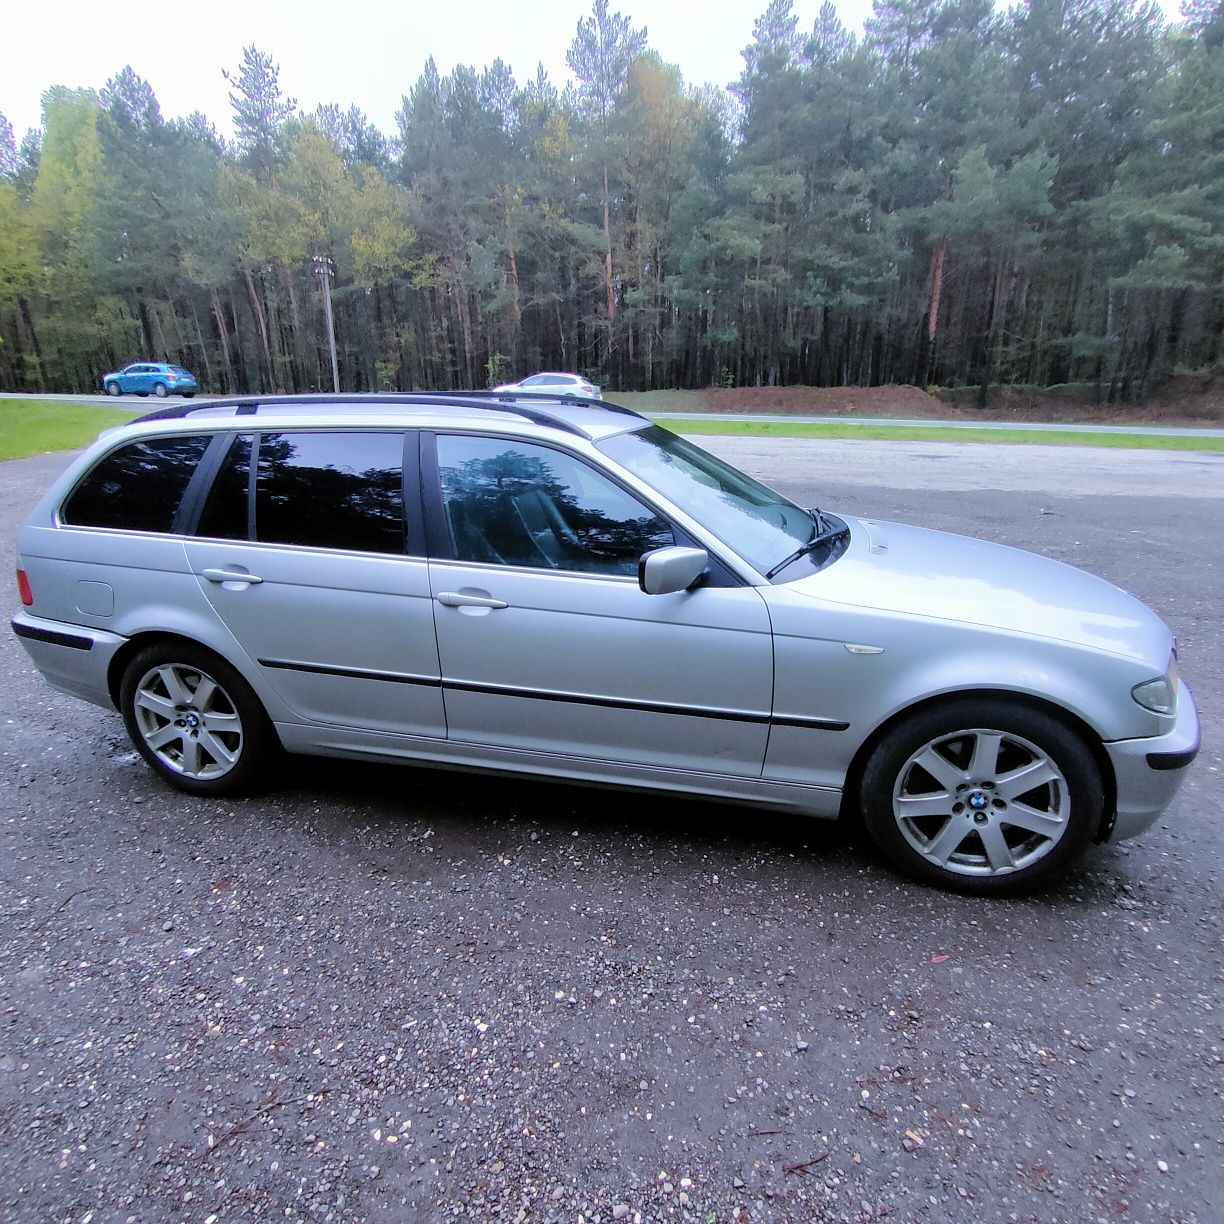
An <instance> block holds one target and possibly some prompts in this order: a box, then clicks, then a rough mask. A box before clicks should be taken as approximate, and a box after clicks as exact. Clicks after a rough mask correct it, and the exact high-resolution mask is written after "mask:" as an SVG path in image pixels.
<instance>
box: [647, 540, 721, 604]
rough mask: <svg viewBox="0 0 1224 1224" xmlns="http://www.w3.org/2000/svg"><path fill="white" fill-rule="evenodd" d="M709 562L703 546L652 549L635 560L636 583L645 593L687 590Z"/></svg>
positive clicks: (658, 593) (653, 593) (661, 593)
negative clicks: (636, 570) (636, 567)
mask: <svg viewBox="0 0 1224 1224" xmlns="http://www.w3.org/2000/svg"><path fill="white" fill-rule="evenodd" d="M709 563H710V554H709V553H707V552H706V550H705V549H704V548H655V549H652V550H651V551H650V552H648V553H644V554H643V556H642V559H641V560H640V561H639V562H638V586H640V587H641V588H642V590H643V591H645V592H646V594H647V595H671V594H673V593H674V592H676V591H687V590H688V589H689V587H691V586H692V585H693V584H694V583H695V582H696V581H697V579H698V578H700V577H701V575H702V574H704V573H705V570H706V566H707V565H709Z"/></svg>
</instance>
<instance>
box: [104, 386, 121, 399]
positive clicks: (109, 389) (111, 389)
mask: <svg viewBox="0 0 1224 1224" xmlns="http://www.w3.org/2000/svg"><path fill="white" fill-rule="evenodd" d="M106 394H107V395H110V396H113V397H114V398H115V399H118V398H119V397H120V396H121V395H122V394H123V389H122V388H121V387H120V386H119V384H118V383H117V382H108V383H107V384H106Z"/></svg>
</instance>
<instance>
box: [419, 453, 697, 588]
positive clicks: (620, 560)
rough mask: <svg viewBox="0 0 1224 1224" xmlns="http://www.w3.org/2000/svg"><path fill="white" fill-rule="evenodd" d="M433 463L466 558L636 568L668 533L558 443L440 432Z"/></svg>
mask: <svg viewBox="0 0 1224 1224" xmlns="http://www.w3.org/2000/svg"><path fill="white" fill-rule="evenodd" d="M438 465H439V468H440V471H441V477H442V499H443V504H444V506H445V509H446V519H447V526H448V528H449V531H450V537H451V543H452V545H453V547H454V551H455V556H456V557H457V558H459V559H460V560H463V561H477V562H484V563H488V564H494V565H525V566H530V567H532V568H540V569H566V570H582V571H586V572H591V573H601V574H626V575H634V574H636V573H637V566H638V561H639V559H640V558H641V556H642V554H643V553H644V552H647V551H648V550H649V549H652V548H662V547H663V546H665V545H668V544H672V543H674V542H675V539H674V537H673V535H672V531H671V528H670V527H669V526H668V525H667V524H666V523H665V522H664V521H663V520H662V519H661V518H659V517H658V516H657V515H656V514H654V512H653V511H651V510H649V509H648V508H647V507H645V506H643V505H642V504H641V502H639V501H637V499H636V498H633V497H631V496H630V495H629V494H628V493H626V492H625V491H624V490H623V489H622V488H620V486H619V485H616V484H613V483H612V481H610V480H608V479H607V478H606V477H604V476H602V475H601V474H600V473H599V472H597V471H595V470H594V468H592V467H590V466H588V465H587V464H585V463H583V462H582V461H581V460H578V459H575V458H574V457H573V456H571V455H566V454H563V453H562V452H561V451H555V450H551V449H549V448H548V447H543V446H532V445H530V444H529V443H523V442H508V441H506V440H505V439H501V438H470V437H460V436H451V437H445V436H444V437H440V438H439V439H438Z"/></svg>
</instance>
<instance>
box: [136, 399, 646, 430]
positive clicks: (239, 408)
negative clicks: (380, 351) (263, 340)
mask: <svg viewBox="0 0 1224 1224" xmlns="http://www.w3.org/2000/svg"><path fill="white" fill-rule="evenodd" d="M520 399H523V400H533V401H536V402H535V403H533V405H532V406H531V407H527V406H526V405H523V404H520V403H519V402H518V401H519V400H520ZM541 399H545V400H550V401H556V403H557V405H558V407H562V406H565V405H573V406H574V407H579V408H596V409H599V410H600V411H602V412H610V413H615V414H617V415H620V416H629V417H635V418H636V419H638V420H643V421H644V420H646V418H645V417H643V416H642V415H641V414H640V413H637V412H634V411H633V409H631V408H622V407H621V406H620V405H619V404H609V403H607V402H605V401H604V400H598V399H591V398H589V397H587V396H585V395H572V394H570V393H569V392H565V393H563V394H561V395H553V394H543V395H542V394H541V393H540V392H538V391H536V392H527V391H389V392H376V391H370V392H365V393H361V394H359V393H354V392H342V393H341V394H339V395H337V394H334V393H333V394H328V393H322V394H314V395H272V396H267V397H266V398H265V397H253V396H242V397H241V398H237V399H231V398H226V399H217V400H208V401H206V402H205V403H200V404H174V405H172V406H170V407H168V408H159V409H158V410H157V411H155V412H148V413H145V415H144V416H140V417H137V418H136V419H135V420H134V421H132V422H131V423H132V424H133V425H139V424H143V423H144V422H146V421H171V420H182V419H184V418H186V417H189V416H190V415H191V414H192V413H194V412H205V411H208V410H209V409H214V408H233V409H235V416H255V415H257V414H258V412H259V409H260V407H267V408H272V407H279V406H280V405H282V404H284V405H286V406H293V405H297V404H322V405H327V404H351V405H354V406H358V405H367V406H373V405H376V404H420V405H423V406H426V407H434V406H436V407H439V408H487V409H490V410H491V411H494V412H505V413H508V414H510V415H511V416H517V417H521V418H522V419H523V420H525V421H531V422H533V423H534V424H537V425H548V426H551V427H552V428H554V429H561V430H564V431H565V432H566V433H574V434H578V435H580V436H585V435H584V434H583V431H582V430H581V429H579V428H578V426H577V425H575V424H574V422H572V421H570V420H569V419H568V418H567V417H566V416H565V415H564V413H562V412H551V411H549V410H548V409H546V408H541V407H539V403H538V402H539V400H541Z"/></svg>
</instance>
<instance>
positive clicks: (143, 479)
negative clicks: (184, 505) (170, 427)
mask: <svg viewBox="0 0 1224 1224" xmlns="http://www.w3.org/2000/svg"><path fill="white" fill-rule="evenodd" d="M208 442H209V439H208V438H206V437H191V438H150V439H148V440H147V441H144V442H131V443H129V444H128V445H127V446H124V447H121V448H120V449H119V450H117V451H113V452H112V453H111V454H109V455H107V456H106V458H105V459H103V460H102V461H101V462H100V463H99V464H98V465H97V467H95V468H94V469H93V471H91V472H90V473H89V475H88V476H86V477H85V479H84V480H82V481H81V483H80V484H79V485H77V487H76V490H75V491H74V492H73V494H72V496H71V497H69V499H68V501H67V502H66V503H65V505H64V508H63V511H62V513H61V518H62V519H63V521H64V522H65V523H71V524H72V525H73V526H75V527H117V528H120V529H122V530H124V531H169V530H170V529H171V527H172V526H173V525H174V516H175V514H176V513H177V511H178V508H179V502H181V501H182V500H183V493H184V492H185V490H186V488H187V482H188V481H189V480H190V479H191V476H192V473H193V472H194V471H195V469H196V464H197V463H199V462H200V459H201V458H202V457H203V455H204V452H205V450H207V449H208Z"/></svg>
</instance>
